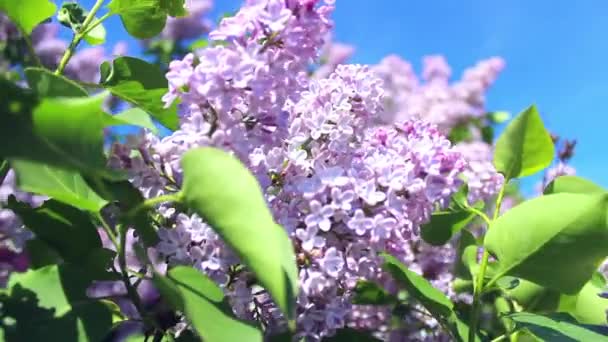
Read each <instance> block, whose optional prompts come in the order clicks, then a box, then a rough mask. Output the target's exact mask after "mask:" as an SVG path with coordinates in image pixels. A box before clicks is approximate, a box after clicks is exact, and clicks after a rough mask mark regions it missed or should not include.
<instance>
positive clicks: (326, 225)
mask: <svg viewBox="0 0 608 342" xmlns="http://www.w3.org/2000/svg"><path fill="white" fill-rule="evenodd" d="M333 214H334V209H333V208H332V207H331V206H329V205H322V204H321V203H319V202H318V201H311V202H310V214H308V215H307V216H306V219H304V223H306V227H319V229H321V230H322V231H324V232H326V231H328V230H329V229H330V228H331V219H330V218H331V217H332V216H333Z"/></svg>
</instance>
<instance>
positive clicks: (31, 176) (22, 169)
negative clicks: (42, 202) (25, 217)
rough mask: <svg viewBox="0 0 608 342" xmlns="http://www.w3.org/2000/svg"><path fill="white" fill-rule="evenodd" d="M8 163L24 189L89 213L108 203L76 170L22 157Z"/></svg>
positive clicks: (20, 186) (19, 184)
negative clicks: (64, 168)
mask: <svg viewBox="0 0 608 342" xmlns="http://www.w3.org/2000/svg"><path fill="white" fill-rule="evenodd" d="M11 166H12V168H13V169H14V170H15V173H16V175H17V184H18V186H19V188H20V189H21V190H23V191H27V192H32V193H35V194H40V195H46V196H49V197H53V198H54V199H56V200H58V201H61V202H63V203H66V204H69V205H71V206H74V207H76V208H79V209H82V210H88V211H91V212H98V211H99V210H101V208H103V207H104V206H105V205H106V204H107V203H108V201H106V200H104V199H103V198H101V197H100V196H99V195H98V194H97V193H96V192H95V191H93V190H92V189H91V188H90V187H89V186H88V185H87V183H86V182H85V181H84V179H83V178H82V176H81V175H80V174H79V173H77V172H75V171H70V170H63V169H59V168H56V167H52V166H49V165H45V164H41V163H36V162H30V161H24V160H15V161H13V162H11Z"/></svg>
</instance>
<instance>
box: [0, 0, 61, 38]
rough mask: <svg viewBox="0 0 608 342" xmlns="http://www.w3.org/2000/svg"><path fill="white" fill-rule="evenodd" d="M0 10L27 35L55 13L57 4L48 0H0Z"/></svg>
mask: <svg viewBox="0 0 608 342" xmlns="http://www.w3.org/2000/svg"><path fill="white" fill-rule="evenodd" d="M0 10H1V11H3V12H5V13H6V14H7V15H8V17H9V18H11V20H12V21H13V22H14V23H15V24H17V25H18V26H19V27H20V28H21V29H22V30H23V31H24V32H25V34H27V35H29V34H31V33H32V30H33V29H34V27H36V26H38V24H40V23H41V22H43V21H45V20H46V19H48V18H50V17H52V16H53V14H55V11H57V6H56V5H55V4H54V3H53V2H52V1H48V0H22V1H15V0H0Z"/></svg>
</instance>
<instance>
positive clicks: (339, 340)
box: [322, 328, 382, 342]
mask: <svg viewBox="0 0 608 342" xmlns="http://www.w3.org/2000/svg"><path fill="white" fill-rule="evenodd" d="M322 341H323V342H380V341H382V340H379V339H377V338H375V337H373V336H372V335H371V334H370V333H369V332H367V331H359V330H355V329H351V328H344V329H340V330H338V331H336V334H335V335H334V336H331V337H326V338H324V339H323V340H322Z"/></svg>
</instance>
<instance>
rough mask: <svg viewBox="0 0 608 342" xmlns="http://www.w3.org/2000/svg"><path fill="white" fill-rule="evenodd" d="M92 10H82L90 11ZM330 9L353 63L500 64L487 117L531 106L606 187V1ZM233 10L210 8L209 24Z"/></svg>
mask: <svg viewBox="0 0 608 342" xmlns="http://www.w3.org/2000/svg"><path fill="white" fill-rule="evenodd" d="M192 1H197V0H192ZM93 2H94V1H93V0H85V1H81V3H82V4H83V5H86V6H88V7H89V8H90V7H91V5H92V3H93ZM336 2H337V9H336V12H335V14H334V20H335V23H336V28H335V39H336V40H337V41H340V42H345V43H348V44H352V45H354V46H356V48H357V50H356V53H355V56H354V57H353V59H351V61H352V62H356V63H369V64H373V63H377V62H378V61H380V60H381V59H382V58H383V57H384V56H386V55H387V54H390V53H395V54H398V55H401V56H402V57H403V58H405V59H407V60H409V61H411V62H412V63H413V64H414V66H415V67H416V68H417V69H418V70H419V69H420V64H421V63H420V61H421V59H422V57H423V56H424V55H429V54H443V55H445V56H446V57H447V59H448V62H449V63H450V65H451V66H452V68H453V74H454V75H455V76H458V75H460V73H461V72H462V70H463V69H464V68H466V67H468V66H470V65H472V64H473V63H475V62H476V61H477V60H479V59H483V58H487V57H490V56H495V55H498V56H501V57H503V58H504V59H505V60H506V62H507V67H506V69H505V70H504V72H503V73H502V74H501V76H500V77H499V79H498V81H497V82H496V84H495V85H494V87H493V88H492V89H491V91H490V92H489V94H488V98H487V99H488V108H489V109H490V110H506V111H509V112H511V113H514V114H515V113H517V112H519V111H520V110H522V109H524V108H525V107H527V106H528V105H530V104H533V103H534V104H536V105H537V106H538V108H539V110H540V111H541V113H542V115H543V118H544V120H545V123H546V125H547V126H548V127H549V129H550V130H551V131H553V132H555V133H557V134H559V135H561V136H564V137H568V138H576V139H578V141H579V144H578V145H577V149H576V156H575V158H574V160H573V164H574V165H575V166H576V168H577V171H578V174H579V175H580V176H583V177H587V178H589V179H592V180H594V181H596V182H598V183H600V184H602V185H603V186H606V187H608V172H606V170H605V168H606V167H607V166H608V153H606V152H605V151H604V148H605V146H606V141H607V140H608V139H607V138H608V137H607V136H605V135H604V134H608V132H605V131H606V130H608V110H607V109H606V104H605V102H604V101H607V100H608V20H606V18H608V1H602V0H595V1H591V0H580V1H577V2H576V5H574V4H573V3H572V2H566V1H550V0H535V1H529V0H509V1H500V2H499V1H484V0H443V1H438V0H436V1H411V0H409V1H408V0H374V1H369V0H337V1H336ZM240 4H241V1H240V0H217V1H216V5H215V8H214V12H213V14H212V15H213V17H214V18H217V17H219V16H220V15H221V14H222V13H224V12H227V11H233V10H235V9H237V8H238V6H239V5H240ZM106 27H107V28H108V30H109V33H108V34H109V41H110V43H114V42H117V41H119V40H127V41H130V44H129V45H130V48H129V49H130V51H129V53H130V54H133V55H136V54H137V53H138V51H139V48H138V44H137V43H136V42H134V41H132V40H129V38H128V37H127V35H126V34H125V33H124V31H123V30H122V29H121V28H120V22H119V20H118V18H112V19H111V20H109V21H108V23H107V24H106ZM532 182H534V180H533V179H531V180H528V181H527V182H525V183H526V184H528V185H529V184H531V183H532ZM527 188H529V186H528V187H527Z"/></svg>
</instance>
